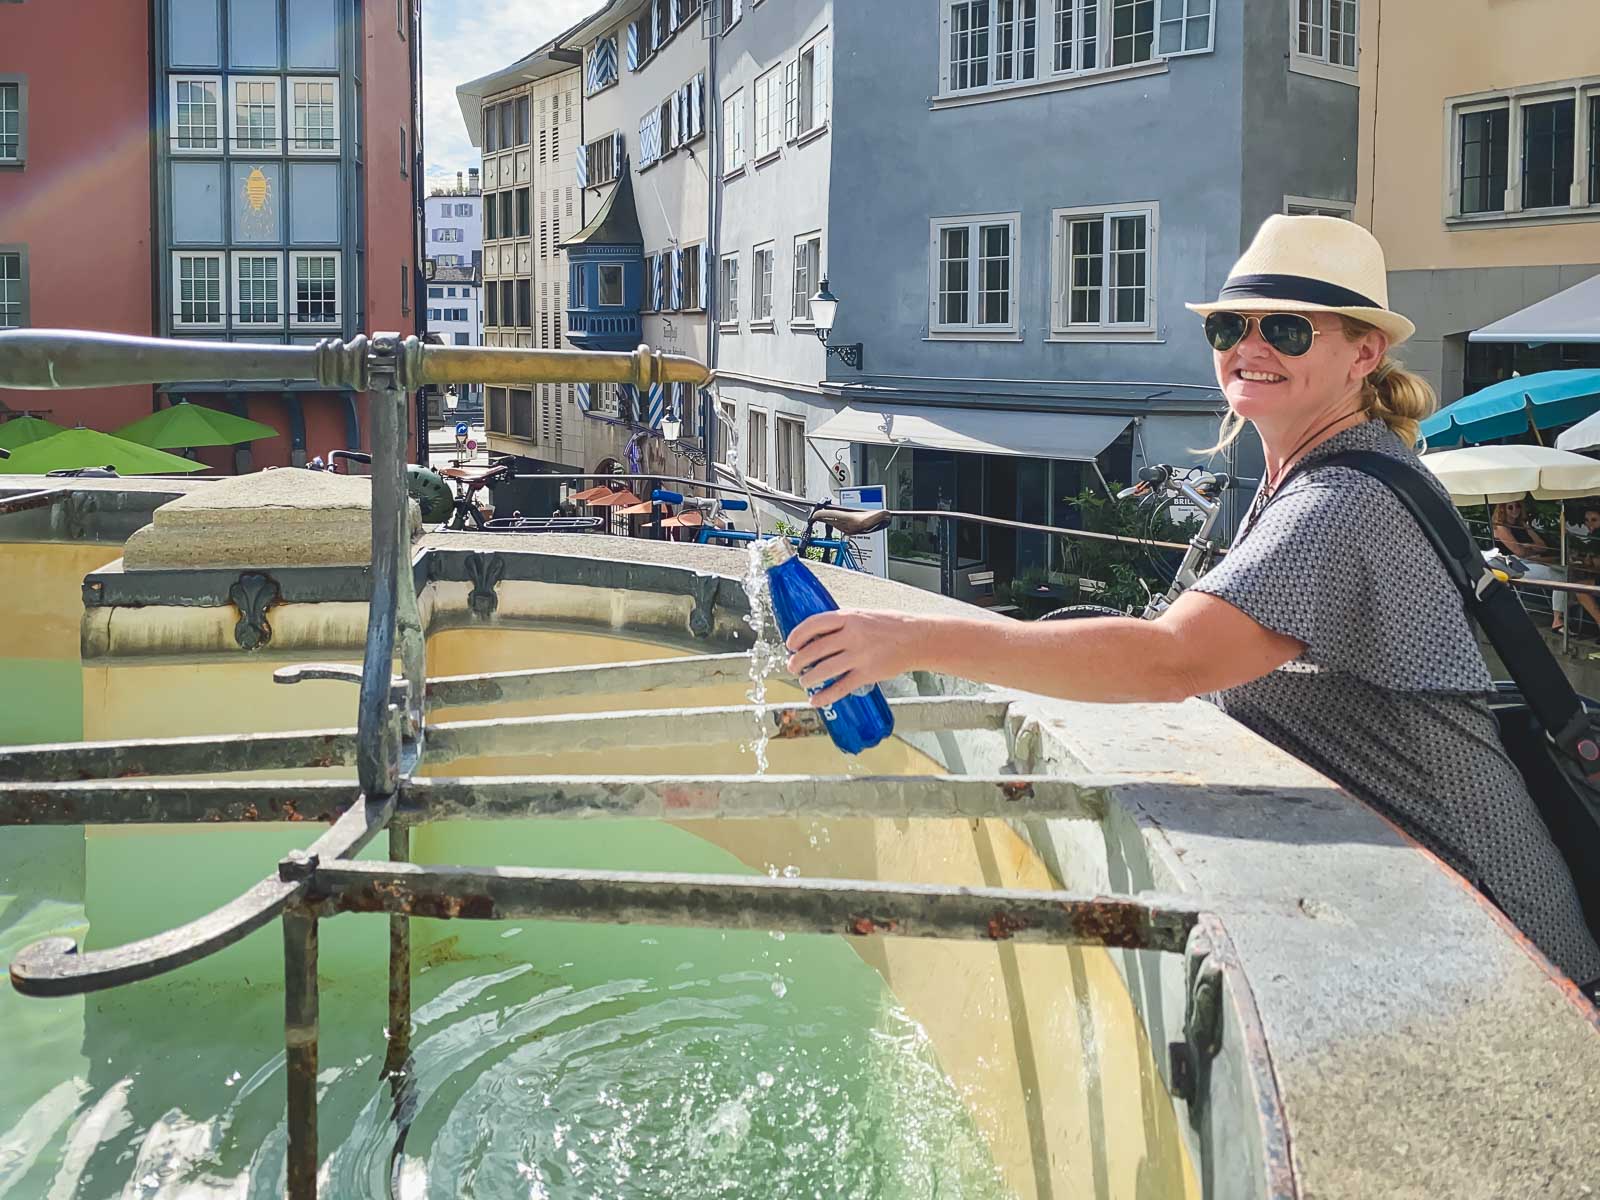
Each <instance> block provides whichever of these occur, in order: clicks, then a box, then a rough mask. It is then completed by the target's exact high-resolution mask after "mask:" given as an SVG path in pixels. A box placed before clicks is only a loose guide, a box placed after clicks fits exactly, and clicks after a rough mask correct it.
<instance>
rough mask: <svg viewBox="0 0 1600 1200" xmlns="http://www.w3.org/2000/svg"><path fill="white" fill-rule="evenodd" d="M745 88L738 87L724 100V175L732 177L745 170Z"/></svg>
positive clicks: (724, 176)
mask: <svg viewBox="0 0 1600 1200" xmlns="http://www.w3.org/2000/svg"><path fill="white" fill-rule="evenodd" d="M744 115H745V104H744V89H743V88H738V89H736V90H735V91H734V92H733V93H732V94H731V95H728V96H726V97H724V98H723V101H722V177H723V178H724V179H729V178H732V177H733V176H735V175H738V174H739V173H740V172H742V171H743V170H744V167H745V146H744Z"/></svg>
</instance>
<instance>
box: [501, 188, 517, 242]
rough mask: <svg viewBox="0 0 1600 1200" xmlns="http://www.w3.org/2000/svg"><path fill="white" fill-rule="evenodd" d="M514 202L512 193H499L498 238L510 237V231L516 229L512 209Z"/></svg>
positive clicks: (514, 198)
mask: <svg viewBox="0 0 1600 1200" xmlns="http://www.w3.org/2000/svg"><path fill="white" fill-rule="evenodd" d="M515 200H516V197H515V195H514V193H512V192H501V193H500V236H501V237H503V238H508V237H511V236H512V232H511V231H512V230H513V229H515V228H516V224H515V221H514V219H513V209H512V205H513V204H514V203H515Z"/></svg>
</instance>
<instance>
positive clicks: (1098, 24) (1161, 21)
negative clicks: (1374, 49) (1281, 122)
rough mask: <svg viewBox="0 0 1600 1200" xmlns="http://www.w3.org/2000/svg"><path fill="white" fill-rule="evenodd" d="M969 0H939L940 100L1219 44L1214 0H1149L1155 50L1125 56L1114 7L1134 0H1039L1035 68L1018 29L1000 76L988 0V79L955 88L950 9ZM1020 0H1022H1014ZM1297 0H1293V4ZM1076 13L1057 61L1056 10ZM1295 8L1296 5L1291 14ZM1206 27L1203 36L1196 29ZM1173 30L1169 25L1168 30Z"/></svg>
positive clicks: (1113, 75)
mask: <svg viewBox="0 0 1600 1200" xmlns="http://www.w3.org/2000/svg"><path fill="white" fill-rule="evenodd" d="M968 2H969V0H939V9H938V12H939V92H938V95H937V96H935V97H934V100H935V102H936V103H935V105H934V106H935V107H947V106H948V105H950V104H960V103H976V102H980V101H982V100H985V99H997V98H1001V97H1003V96H1004V95H1007V94H1011V93H1021V94H1031V93H1033V92H1040V91H1056V90H1060V89H1063V88H1070V87H1080V86H1083V85H1085V84H1093V83H1104V82H1109V81H1110V80H1113V79H1122V78H1128V77H1132V76H1137V75H1148V74H1152V73H1159V72H1162V71H1165V70H1166V69H1167V65H1166V64H1167V61H1168V60H1169V59H1174V58H1182V57H1185V56H1188V55H1194V54H1209V53H1211V52H1212V51H1214V50H1215V48H1216V29H1217V11H1216V10H1217V0H1151V2H1152V3H1153V5H1154V7H1153V9H1152V15H1151V19H1152V22H1153V24H1152V27H1151V42H1150V55H1149V57H1148V58H1142V59H1137V60H1134V61H1132V62H1127V63H1115V62H1114V61H1113V59H1114V57H1115V28H1116V27H1115V15H1116V10H1117V6H1118V5H1119V4H1122V3H1133V2H1136V0H1037V6H1036V9H1035V14H1034V21H1035V26H1034V47H1033V51H1034V60H1033V72H1032V74H1025V73H1024V72H1025V66H1024V61H1023V55H1024V50H1023V47H1022V42H1021V39H1020V37H1017V38H1014V39H1013V43H1012V47H1013V48H1012V49H1011V50H1010V51H1008V52H1006V53H1008V54H1009V55H1010V56H1011V58H1012V65H1011V77H1010V78H1007V79H997V78H996V75H997V70H996V55H997V46H998V39H999V32H1000V26H1001V19H1000V18H1001V11H1000V3H1001V0H989V10H988V12H989V23H988V26H987V27H986V31H985V46H986V50H985V57H984V62H985V80H984V82H983V83H981V84H969V85H968V86H966V87H962V88H957V87H956V86H955V85H954V71H953V68H952V64H951V50H952V45H951V34H950V30H951V10H952V8H954V7H955V6H956V5H958V4H965V3H968ZM1017 3H1018V4H1020V3H1021V0H1017ZM1292 3H1293V0H1291V4H1292ZM1059 9H1065V10H1066V11H1068V12H1070V14H1071V32H1072V38H1071V42H1070V51H1069V54H1068V59H1067V61H1066V62H1065V64H1064V65H1063V66H1062V67H1061V69H1059V70H1057V69H1056V32H1057V18H1058V10H1059ZM1086 13H1092V14H1093V16H1094V33H1093V35H1092V39H1086V38H1084V36H1083V34H1082V32H1081V30H1082V28H1083V25H1084V24H1085V22H1084V20H1083V17H1084V15H1085V14H1086ZM1292 15H1293V13H1292V11H1291V16H1292ZM1175 26H1176V27H1178V29H1179V35H1178V43H1177V46H1176V48H1174V49H1171V50H1167V51H1163V50H1162V49H1161V43H1162V35H1163V32H1164V31H1170V30H1171V29H1173V28H1174V27H1175ZM1202 29H1203V31H1204V34H1205V37H1204V40H1203V42H1202V41H1201V40H1200V38H1199V37H1198V36H1197V35H1198V33H1199V31H1200V30H1202ZM1169 36H1170V33H1169ZM1087 44H1092V45H1093V48H1094V62H1093V63H1086V62H1085V59H1086V58H1087V57H1088V56H1087V55H1086V54H1085V53H1084V51H1085V47H1086V45H1087ZM1343 74H1351V73H1350V72H1343V71H1341V75H1343Z"/></svg>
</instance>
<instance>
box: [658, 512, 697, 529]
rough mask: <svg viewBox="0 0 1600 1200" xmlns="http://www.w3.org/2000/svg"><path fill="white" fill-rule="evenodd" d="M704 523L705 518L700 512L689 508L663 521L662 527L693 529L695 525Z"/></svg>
mask: <svg viewBox="0 0 1600 1200" xmlns="http://www.w3.org/2000/svg"><path fill="white" fill-rule="evenodd" d="M704 523H705V520H704V518H703V517H701V515H700V514H699V513H697V512H695V511H694V510H693V509H689V510H687V511H685V512H681V513H679V514H678V515H677V516H675V517H668V518H667V519H666V520H665V521H663V522H661V528H663V529H693V528H694V527H695V526H697V525H702V524H704Z"/></svg>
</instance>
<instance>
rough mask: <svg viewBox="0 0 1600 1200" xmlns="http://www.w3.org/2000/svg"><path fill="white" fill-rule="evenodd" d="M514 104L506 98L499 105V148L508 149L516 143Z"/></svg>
mask: <svg viewBox="0 0 1600 1200" xmlns="http://www.w3.org/2000/svg"><path fill="white" fill-rule="evenodd" d="M516 107H517V106H516V105H515V104H514V103H512V102H511V101H510V100H507V101H506V102H505V103H504V104H502V105H501V106H500V149H502V150H509V149H511V147H513V146H515V145H516V144H517V125H516V121H517V114H516Z"/></svg>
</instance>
